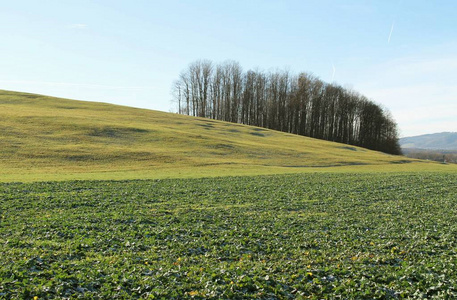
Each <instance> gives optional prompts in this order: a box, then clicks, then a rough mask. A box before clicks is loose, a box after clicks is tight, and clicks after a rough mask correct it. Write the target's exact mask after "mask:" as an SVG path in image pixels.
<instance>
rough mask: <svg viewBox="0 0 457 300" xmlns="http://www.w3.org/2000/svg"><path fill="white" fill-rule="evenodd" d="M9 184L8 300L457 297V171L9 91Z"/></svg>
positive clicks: (4, 169) (2, 174) (0, 138)
mask: <svg viewBox="0 0 457 300" xmlns="http://www.w3.org/2000/svg"><path fill="white" fill-rule="evenodd" d="M288 173H293V174H288ZM0 182H1V183H0V218H1V219H0V253H1V256H0V299H182V298H194V299H221V298H222V299H227V298H228V299H240V298H259V299H296V298H297V299H399V298H409V299H424V298H427V299H455V298H456V297H457V288H456V286H457V275H456V272H455V270H456V264H457V254H456V251H457V241H456V238H455V237H456V236H457V225H456V224H457V217H456V216H457V209H456V207H457V203H456V201H457V185H456V183H457V165H451V164H450V165H445V164H439V163H433V162H427V161H420V160H413V159H409V158H406V157H403V156H392V155H387V154H384V153H380V152H375V151H369V150H366V149H363V148H359V147H354V146H349V145H344V144H338V143H332V142H327V141H321V140H316V139H312V138H307V137H302V136H297V135H292V134H286V133H282V132H277V131H272V130H268V129H263V128H258V127H252V126H244V125H239V124H232V123H227V122H219V121H214V120H208V119H201V118H193V117H188V116H181V115H176V114H171V113H163V112H157V111H150V110H144V109H136V108H130V107H124V106H116V105H111V104H104V103H95V102H83V101H75V100H67V99H59V98H52V97H47V96H40V95H33V94H25V93H17V92H8V91H0Z"/></svg>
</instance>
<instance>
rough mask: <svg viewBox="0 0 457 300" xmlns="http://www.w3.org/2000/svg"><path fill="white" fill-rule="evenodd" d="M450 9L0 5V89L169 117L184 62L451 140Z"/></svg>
mask: <svg viewBox="0 0 457 300" xmlns="http://www.w3.org/2000/svg"><path fill="white" fill-rule="evenodd" d="M456 13H457V1H455V0H434V1H431V0H345V1H343V0H284V1H279V0H277V1H273V0H212V1H210V0H192V1H190V0H189V1H177V0H163V1H155V0H123V1H119V0H99V1H97V0H92V1H89V0H77V1H76V0H75V1H72V0H41V1H36V0H15V1H6V0H0V36H1V42H0V89H5V90H13V91H22V92H31V93H39V94H44V95H50V96H57V97H64V98H70V99H78V100H88V101H98V102H108V103H114V104H121V105H128V106H134V107H141V108H148V109H154V110H161V111H166V112H168V111H174V106H173V104H172V103H171V101H170V100H171V99H172V95H171V86H172V84H173V81H174V80H176V79H177V78H178V76H179V73H180V72H181V71H182V70H184V69H185V68H186V67H187V66H188V65H189V64H190V63H192V62H193V61H195V60H199V59H209V60H212V61H213V62H215V63H219V62H223V61H225V60H235V61H237V62H239V63H240V65H241V66H242V67H243V69H244V70H249V69H260V70H264V71H269V70H276V69H287V70H290V71H291V72H293V73H299V72H307V73H311V74H314V75H315V76H317V77H319V78H320V79H322V80H323V81H325V82H331V83H337V84H339V85H341V86H343V87H346V88H351V89H354V90H356V91H358V92H360V93H361V94H363V95H365V96H367V97H368V98H369V99H371V100H373V101H374V102H376V103H378V104H380V105H381V106H383V107H385V108H387V109H388V110H389V111H390V112H391V113H392V115H393V117H394V119H395V120H396V122H397V123H398V127H399V133H400V136H414V135H420V134H428V133H434V132H444V131H457V76H456V71H457V17H456Z"/></svg>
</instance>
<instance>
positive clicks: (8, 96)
mask: <svg viewBox="0 0 457 300" xmlns="http://www.w3.org/2000/svg"><path fill="white" fill-rule="evenodd" d="M0 155H1V158H0V181H37V180H38V181H41V180H65V179H131V178H169V177H203V176H219V175H257V174H273V173H276V174H279V173H296V172H303V171H306V172H309V171H317V170H321V171H329V170H330V171H338V170H341V171H348V170H349V171H352V170H356V171H363V170H368V171H373V170H377V171H409V170H441V171H442V170H448V169H450V168H453V167H452V166H443V165H439V164H434V163H426V162H420V161H417V160H412V159H409V158H405V157H400V156H391V155H386V154H383V153H379V152H374V151H369V150H366V149H362V148H358V147H353V146H348V145H344V144H338V143H332V142H327V141H321V140H316V139H312V138H307V137H302V136H297V135H293V134H286V133H282V132H277V131H272V130H267V129H263V128H258V127H251V126H245V125H239V124H232V123H226V122H220V121H214V120H208V119H201V118H194V117H189V116H182V115H176V114H171V113H165V112H158V111H151V110H145V109H137V108H131V107H125V106H117V105H112V104H105V103H96V102H85V101H75V100H67V99H59V98H53V97H47V96H41V95H35V94H26V93H18V92H10V91H1V90H0ZM453 170H454V171H455V168H453Z"/></svg>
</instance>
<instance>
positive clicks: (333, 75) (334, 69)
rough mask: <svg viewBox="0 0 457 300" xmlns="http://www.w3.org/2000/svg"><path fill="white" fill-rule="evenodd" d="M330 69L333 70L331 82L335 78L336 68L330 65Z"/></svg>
mask: <svg viewBox="0 0 457 300" xmlns="http://www.w3.org/2000/svg"><path fill="white" fill-rule="evenodd" d="M332 68H333V74H332V82H333V79H334V78H335V73H336V68H335V65H334V64H332Z"/></svg>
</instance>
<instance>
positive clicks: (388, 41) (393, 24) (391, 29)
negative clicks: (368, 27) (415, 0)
mask: <svg viewBox="0 0 457 300" xmlns="http://www.w3.org/2000/svg"><path fill="white" fill-rule="evenodd" d="M394 27H395V21H394V22H392V27H391V28H390V33H389V38H388V39H387V44H390V38H391V37H392V32H394Z"/></svg>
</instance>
